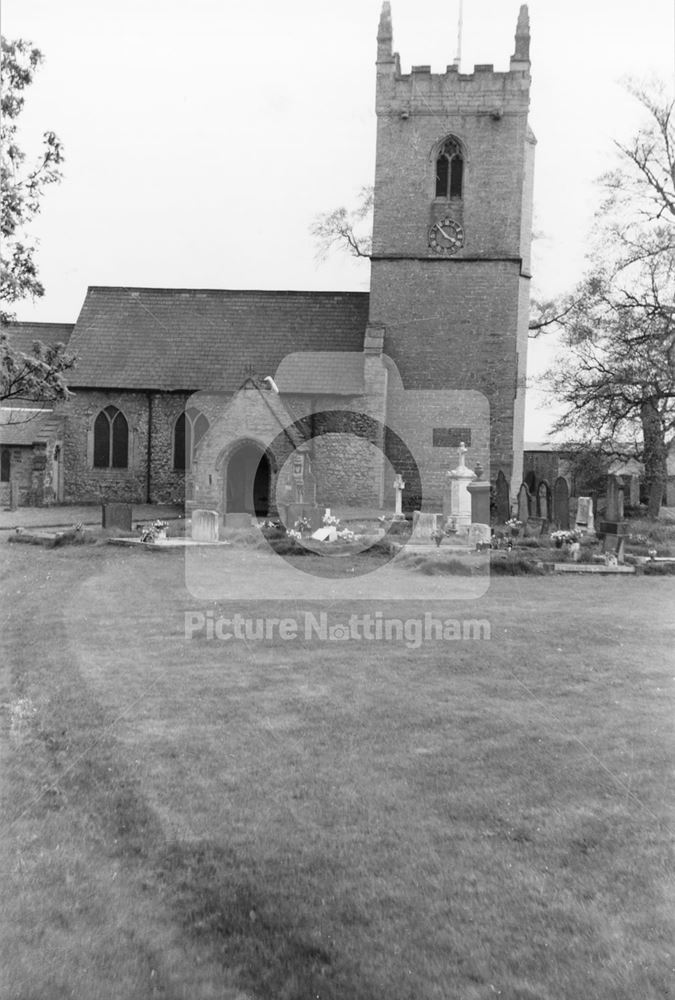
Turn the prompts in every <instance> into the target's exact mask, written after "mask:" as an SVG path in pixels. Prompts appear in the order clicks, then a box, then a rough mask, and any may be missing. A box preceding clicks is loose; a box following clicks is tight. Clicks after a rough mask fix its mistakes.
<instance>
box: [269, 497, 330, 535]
mask: <svg viewBox="0 0 675 1000" xmlns="http://www.w3.org/2000/svg"><path fill="white" fill-rule="evenodd" d="M325 509H326V508H325V507H318V506H317V505H316V504H315V503H289V504H279V517H280V518H281V520H282V522H283V523H284V525H285V526H286V528H291V529H292V528H293V526H294V525H295V523H296V522H297V521H299V520H300V519H301V518H304V519H305V520H306V521H309V529H310V531H316V530H317V529H318V528H322V527H323V514H324V510H325Z"/></svg>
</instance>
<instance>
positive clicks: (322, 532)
mask: <svg viewBox="0 0 675 1000" xmlns="http://www.w3.org/2000/svg"><path fill="white" fill-rule="evenodd" d="M312 538H314V539H315V540H316V541H317V542H336V541H337V528H336V527H335V525H334V524H328V525H326V526H325V527H324V528H317V529H316V531H313V532H312Z"/></svg>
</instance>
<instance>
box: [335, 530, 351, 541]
mask: <svg viewBox="0 0 675 1000" xmlns="http://www.w3.org/2000/svg"><path fill="white" fill-rule="evenodd" d="M337 536H338V538H339V539H340V541H341V542H355V541H356V535H355V534H354V532H353V531H351V530H350V529H349V528H343V529H342V530H341V531H338V533H337Z"/></svg>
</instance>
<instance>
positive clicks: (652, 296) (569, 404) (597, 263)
mask: <svg viewBox="0 0 675 1000" xmlns="http://www.w3.org/2000/svg"><path fill="white" fill-rule="evenodd" d="M632 93H633V95H634V96H635V97H636V98H637V99H638V101H639V102H640V104H641V105H642V108H643V110H644V112H645V122H644V124H643V125H642V126H641V128H640V129H639V130H638V132H637V134H636V135H635V136H634V137H633V139H632V140H631V141H630V142H628V143H626V144H622V143H617V144H616V150H617V156H618V163H617V166H616V168H615V169H614V170H612V171H611V172H610V173H608V174H606V175H605V176H604V177H603V178H601V183H602V185H603V186H604V188H605V191H606V193H607V199H606V201H605V202H604V204H603V206H602V208H601V210H600V212H599V214H598V216H597V218H596V223H595V232H594V246H593V251H592V254H591V259H592V260H593V265H592V267H591V269H590V271H589V272H588V274H587V275H586V276H585V278H584V279H583V281H582V282H581V283H580V285H579V286H578V288H577V289H576V291H575V293H574V294H573V295H572V297H571V300H570V301H571V308H570V309H569V310H568V312H567V313H566V314H565V315H564V316H563V317H561V319H560V321H559V326H560V327H561V328H562V338H563V348H564V349H563V351H562V353H561V354H560V355H559V357H558V358H557V359H556V362H555V364H554V365H553V366H552V367H551V368H550V369H549V371H548V372H547V373H546V375H545V377H544V380H545V382H546V383H547V384H548V386H549V387H550V388H551V389H552V390H553V393H554V395H555V396H556V397H557V398H558V399H559V400H560V401H562V402H563V403H564V404H565V406H566V411H565V413H564V414H563V416H562V417H561V418H560V420H558V422H557V424H556V426H555V427H554V431H563V430H564V431H568V430H574V431H575V432H577V433H578V432H581V433H582V434H583V435H584V436H592V437H593V438H594V439H595V440H598V439H603V438H609V439H610V440H614V441H617V440H618V441H620V440H626V439H629V438H631V437H632V436H636V437H637V439H638V440H639V441H641V444H640V445H638V447H637V455H636V457H638V458H640V459H641V460H642V461H643V463H644V466H645V485H646V488H647V491H648V494H649V508H648V513H649V515H650V516H652V517H656V516H658V513H659V509H660V506H661V503H662V502H663V495H664V491H665V485H666V457H667V454H668V448H669V444H670V440H671V438H672V435H673V430H674V429H675V253H674V251H675V129H674V127H673V103H672V102H667V101H665V100H664V99H663V97H662V95H661V94H660V93H656V94H653V93H647V92H645V91H640V90H637V89H635V88H633V89H632Z"/></svg>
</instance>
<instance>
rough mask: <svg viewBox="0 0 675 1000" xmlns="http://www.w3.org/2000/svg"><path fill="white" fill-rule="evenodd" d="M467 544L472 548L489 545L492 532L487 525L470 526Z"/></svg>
mask: <svg viewBox="0 0 675 1000" xmlns="http://www.w3.org/2000/svg"><path fill="white" fill-rule="evenodd" d="M467 540H468V543H469V545H470V546H471V547H472V548H473V547H475V546H477V545H485V544H488V545H489V544H490V541H491V540H492V531H491V530H490V525H489V524H471V525H469V534H468V538H467Z"/></svg>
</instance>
